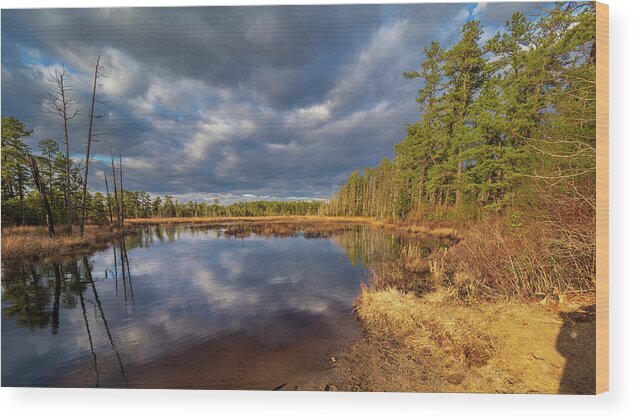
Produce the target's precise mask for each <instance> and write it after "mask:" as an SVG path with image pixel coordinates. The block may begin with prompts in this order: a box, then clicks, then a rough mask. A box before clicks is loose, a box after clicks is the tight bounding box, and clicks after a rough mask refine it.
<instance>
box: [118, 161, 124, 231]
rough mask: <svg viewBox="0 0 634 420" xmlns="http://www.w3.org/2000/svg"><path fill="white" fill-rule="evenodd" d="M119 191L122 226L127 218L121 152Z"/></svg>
mask: <svg viewBox="0 0 634 420" xmlns="http://www.w3.org/2000/svg"><path fill="white" fill-rule="evenodd" d="M119 181H120V182H119V190H120V191H121V226H123V219H124V217H125V199H124V194H123V163H122V162H121V152H119Z"/></svg>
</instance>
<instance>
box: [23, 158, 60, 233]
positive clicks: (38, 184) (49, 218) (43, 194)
mask: <svg viewBox="0 0 634 420" xmlns="http://www.w3.org/2000/svg"><path fill="white" fill-rule="evenodd" d="M29 163H30V164H31V171H32V172H33V181H35V186H36V188H37V190H38V191H39V192H40V196H41V197H42V204H43V205H44V212H45V214H46V225H47V226H48V236H50V237H51V238H52V237H53V236H55V225H54V223H53V212H52V210H51V206H50V204H49V202H48V198H47V196H46V187H44V184H42V180H41V179H40V171H39V170H38V169H37V161H36V160H35V158H34V157H33V155H29Z"/></svg>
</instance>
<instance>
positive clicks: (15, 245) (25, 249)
mask: <svg viewBox="0 0 634 420" xmlns="http://www.w3.org/2000/svg"><path fill="white" fill-rule="evenodd" d="M58 231H61V229H59V228H58ZM123 234H124V233H123V231H122V230H119V229H111V228H110V227H107V226H86V230H85V232H84V237H83V238H80V237H79V235H78V232H76V231H74V232H73V234H72V235H66V234H58V236H56V237H54V238H50V237H49V236H48V234H47V231H46V228H44V227H40V226H23V227H9V228H3V229H2V258H3V259H6V260H17V259H37V258H47V257H58V256H64V255H71V254H73V255H74V254H84V253H90V252H93V251H95V250H97V249H101V248H104V247H106V246H107V244H108V242H109V241H111V240H112V239H114V238H117V237H120V236H122V235H123Z"/></svg>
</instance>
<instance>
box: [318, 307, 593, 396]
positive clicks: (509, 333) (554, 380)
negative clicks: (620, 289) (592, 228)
mask: <svg viewBox="0 0 634 420" xmlns="http://www.w3.org/2000/svg"><path fill="white" fill-rule="evenodd" d="M559 309H561V308H559ZM469 310H473V311H476V312H478V313H479V317H478V319H479V322H481V324H480V325H479V326H480V327H485V328H486V330H487V331H492V332H494V342H495V351H494V354H493V356H492V358H491V359H490V360H488V362H487V363H486V364H484V365H483V366H465V365H464V364H463V363H460V362H459V361H456V360H455V358H454V357H453V355H451V354H447V355H446V357H442V356H440V357H439V356H438V354H433V352H430V353H428V354H425V352H424V351H423V352H415V351H413V349H412V348H411V347H407V346H406V345H404V344H403V341H402V340H399V339H392V340H386V339H380V338H378V337H379V336H378V335H373V334H372V333H371V332H369V331H366V334H365V336H364V337H363V338H361V339H358V340H356V341H355V342H354V343H352V345H351V346H350V347H349V348H347V349H346V351H345V352H343V353H341V355H339V357H338V358H337V361H336V363H335V367H334V369H333V371H332V376H331V381H332V383H331V385H330V387H329V388H330V389H332V390H339V391H396V392H399V391H400V392H476V393H477V392H479V393H546V394H556V393H562V394H593V393H595V367H596V364H595V327H596V324H595V320H594V312H593V308H592V307H579V308H575V309H573V310H570V311H564V312H560V311H559V310H558V308H545V307H543V306H541V305H535V304H530V305H529V304H524V305H518V304H495V305H490V306H488V307H483V306H479V307H472V308H471V309H469Z"/></svg>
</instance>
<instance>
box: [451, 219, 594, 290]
mask: <svg viewBox="0 0 634 420" xmlns="http://www.w3.org/2000/svg"><path fill="white" fill-rule="evenodd" d="M588 229H593V228H592V226H590V227H588ZM562 238H563V236H562V235H560V232H558V231H557V230H554V229H547V228H546V227H544V226H541V225H539V224H537V223H534V224H531V226H530V227H526V228H524V227H522V228H513V227H509V226H508V223H506V221H505V220H503V219H497V220H488V221H485V222H481V223H479V224H478V225H475V226H473V227H472V228H471V229H469V230H468V231H467V232H465V234H464V236H463V239H462V240H461V241H460V242H459V243H458V244H457V245H455V246H454V247H452V248H450V249H449V251H448V252H447V255H446V256H445V258H444V263H445V267H446V273H445V277H446V279H447V281H448V282H449V283H450V284H451V285H452V286H454V287H456V288H457V289H459V291H460V294H461V295H462V296H469V297H472V298H477V299H487V300H494V299H500V298H508V297H522V298H530V297H533V296H536V295H544V294H553V295H562V296H563V295H565V294H569V293H579V292H590V293H592V292H593V291H594V288H595V272H594V262H595V261H594V246H593V244H591V243H586V242H584V241H580V240H579V241H577V242H574V241H571V240H568V239H565V240H564V239H562Z"/></svg>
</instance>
